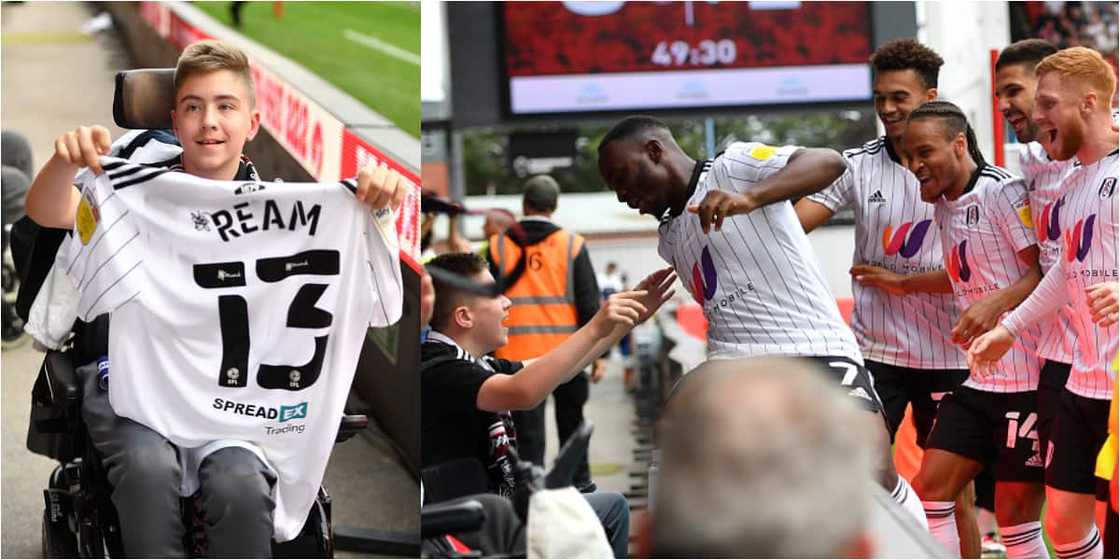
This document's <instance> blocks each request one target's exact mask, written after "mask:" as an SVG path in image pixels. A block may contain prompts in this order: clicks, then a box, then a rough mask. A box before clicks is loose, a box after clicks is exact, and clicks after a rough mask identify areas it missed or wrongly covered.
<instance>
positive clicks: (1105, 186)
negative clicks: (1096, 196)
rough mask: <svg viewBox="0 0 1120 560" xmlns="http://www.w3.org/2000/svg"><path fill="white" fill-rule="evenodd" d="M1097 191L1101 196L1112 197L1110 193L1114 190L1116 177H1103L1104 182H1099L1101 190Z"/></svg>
mask: <svg viewBox="0 0 1120 560" xmlns="http://www.w3.org/2000/svg"><path fill="white" fill-rule="evenodd" d="M1097 192H1099V193H1100V195H1101V198H1110V197H1112V193H1113V192H1116V177H1109V178H1107V179H1105V180H1104V182H1103V183H1101V190H1099V191H1097Z"/></svg>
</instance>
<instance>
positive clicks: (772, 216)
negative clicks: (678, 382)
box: [658, 142, 863, 364]
mask: <svg viewBox="0 0 1120 560" xmlns="http://www.w3.org/2000/svg"><path fill="white" fill-rule="evenodd" d="M797 149H798V148H797V147H796V146H783V147H780V148H773V147H770V146H766V145H764V144H759V143H755V142H750V143H744V142H738V143H735V144H732V145H731V146H729V147H728V148H727V151H725V152H724V153H723V154H721V155H719V156H717V157H716V159H715V160H713V161H711V162H697V167H696V169H695V170H694V172H693V177H692V181H691V184H690V188H691V187H693V186H694V187H695V188H694V190H693V192H692V195H691V197H690V198H689V200H688V205H694V204H699V203H700V201H701V200H703V199H704V195H706V194H707V193H708V192H709V191H713V190H717V189H718V190H726V191H731V192H738V193H743V192H748V191H749V190H750V189H752V188H754V186H755V185H756V184H758V183H759V182H760V181H762V180H764V179H766V178H767V177H769V176H770V175H772V174H774V173H775V172H777V171H778V170H779V169H781V168H782V167H784V166H785V164H786V161H787V160H788V159H789V156H790V155H791V154H793V152H795V151H796V150H797ZM659 234H660V240H659V244H658V253H659V254H660V255H661V257H662V258H663V259H665V260H666V261H667V262H669V263H670V264H672V265H673V268H674V269H676V271H677V275H678V276H679V277H680V279H681V281H682V282H684V284H685V286H687V287H688V289H689V290H690V292H691V293H692V295H693V297H694V298H695V300H696V301H697V303H699V304H700V305H701V306H702V307H703V308H704V316H705V317H706V318H707V319H708V355H709V357H711V358H729V357H746V356H758V355H766V354H774V355H792V356H843V357H846V358H849V359H851V360H853V361H855V362H857V363H859V364H863V357H862V355H861V354H860V351H859V346H858V344H857V343H856V340H855V336H853V335H852V331H851V329H849V328H848V326H847V325H846V324H844V319H843V318H842V317H841V316H840V310H839V308H838V307H837V306H836V300H835V298H834V297H833V295H832V293H831V292H830V291H829V289H828V284H827V283H826V282H825V279H824V276H823V275H822V274H821V271H820V268H819V267H818V265H817V259H816V257H815V256H814V253H813V248H812V246H810V245H809V240H808V238H807V237H806V236H805V232H804V231H803V230H802V229H801V223H800V222H799V221H798V219H797V214H795V213H794V211H793V205H792V204H790V203H789V202H781V203H776V204H771V205H768V206H765V207H763V208H759V209H758V210H755V211H754V212H751V213H750V214H747V215H740V216H732V217H729V218H727V219H726V220H725V221H724V223H723V228H722V230H721V231H715V230H714V229H713V230H712V231H711V232H710V233H709V234H707V235H705V234H704V231H703V230H702V229H701V228H700V218H699V217H697V216H696V215H695V214H691V213H689V212H688V211H687V210H685V211H684V212H682V213H681V214H680V215H678V216H673V217H670V218H667V219H666V220H664V221H663V222H662V224H661V227H660V228H659Z"/></svg>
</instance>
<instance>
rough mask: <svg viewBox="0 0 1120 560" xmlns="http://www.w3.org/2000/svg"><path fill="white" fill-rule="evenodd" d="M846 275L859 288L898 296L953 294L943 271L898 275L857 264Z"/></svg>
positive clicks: (947, 274)
mask: <svg viewBox="0 0 1120 560" xmlns="http://www.w3.org/2000/svg"><path fill="white" fill-rule="evenodd" d="M848 274H851V275H852V278H853V279H855V281H856V282H858V283H859V285H861V286H867V287H869V288H878V289H880V290H886V291H888V292H890V293H892V294H895V295H899V296H901V295H906V294H914V293H927V294H950V293H953V284H952V283H951V282H950V281H949V273H947V272H945V271H944V270H935V271H932V272H923V273H921V274H899V273H897V272H891V271H889V270H887V269H885V268H882V267H878V266H870V265H866V264H857V265H855V266H853V267H852V268H851V269H849V270H848Z"/></svg>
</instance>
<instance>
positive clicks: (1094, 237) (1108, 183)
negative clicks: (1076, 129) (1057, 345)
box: [1003, 151, 1120, 400]
mask: <svg viewBox="0 0 1120 560" xmlns="http://www.w3.org/2000/svg"><path fill="white" fill-rule="evenodd" d="M1118 172H1120V162H1118V155H1117V152H1116V151H1113V152H1112V153H1110V154H1109V155H1107V156H1105V157H1104V158H1102V159H1101V160H1100V161H1097V162H1096V163H1094V164H1092V165H1085V166H1082V165H1078V164H1077V163H1074V164H1073V166H1072V168H1071V169H1070V171H1069V172H1068V173H1067V174H1066V176H1065V177H1064V178H1063V180H1062V188H1061V191H1062V195H1061V197H1060V198H1061V199H1064V204H1063V205H1062V207H1061V211H1060V213H1059V221H1060V222H1061V228H1062V254H1061V258H1059V259H1058V263H1057V265H1056V266H1054V267H1052V268H1051V270H1050V272H1048V273H1047V274H1046V277H1045V278H1043V280H1042V282H1041V283H1040V284H1039V286H1038V288H1037V289H1035V293H1033V294H1031V297H1030V298H1028V299H1027V301H1025V302H1023V304H1022V305H1020V306H1019V308H1018V309H1016V310H1015V312H1013V313H1011V314H1010V315H1008V316H1007V317H1006V318H1005V319H1004V321H1003V322H1004V324H1005V325H1006V326H1007V327H1008V328H1009V329H1010V330H1011V331H1012V332H1015V333H1018V332H1021V331H1022V329H1023V328H1024V327H1025V326H1026V325H1031V324H1034V322H1036V321H1038V320H1040V319H1043V318H1044V317H1045V316H1046V315H1047V314H1048V313H1049V312H1050V310H1051V309H1052V308H1053V307H1054V305H1055V302H1058V303H1063V304H1064V303H1068V304H1070V305H1071V306H1072V308H1073V316H1072V324H1073V330H1074V332H1075V333H1076V342H1075V345H1074V352H1073V367H1072V368H1071V369H1070V374H1069V381H1068V382H1067V383H1066V388H1068V389H1069V390H1070V392H1072V393H1074V394H1076V395H1080V396H1082V397H1087V398H1092V399H1102V400H1107V399H1111V398H1112V382H1111V381H1110V379H1109V376H1108V368H1109V365H1110V364H1111V363H1112V362H1113V360H1115V359H1116V352H1117V338H1118V337H1120V330H1118V329H1117V325H1116V324H1112V325H1110V326H1108V327H1101V326H1099V325H1097V324H1096V323H1094V322H1093V319H1092V315H1091V314H1090V312H1089V305H1088V301H1087V298H1086V295H1085V289H1086V288H1088V287H1089V286H1092V285H1095V284H1099V283H1101V282H1116V281H1118V280H1120V276H1118V270H1117V255H1116V251H1117V235H1120V216H1118V214H1120V208H1118V207H1117V203H1118V201H1120V196H1118V195H1117V193H1116V191H1117V190H1118V189H1120V186H1118V185H1117V179H1118ZM1063 284H1064V286H1063Z"/></svg>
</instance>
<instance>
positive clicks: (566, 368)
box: [420, 253, 676, 557]
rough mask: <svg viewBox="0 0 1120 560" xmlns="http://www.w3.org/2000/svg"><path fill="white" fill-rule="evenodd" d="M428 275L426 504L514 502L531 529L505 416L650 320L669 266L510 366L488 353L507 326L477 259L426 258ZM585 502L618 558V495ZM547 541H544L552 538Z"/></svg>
mask: <svg viewBox="0 0 1120 560" xmlns="http://www.w3.org/2000/svg"><path fill="white" fill-rule="evenodd" d="M427 269H428V271H429V272H430V273H431V275H432V277H433V284H434V292H435V297H434V301H433V302H432V307H433V312H432V316H431V320H430V325H431V328H432V330H431V332H430V333H429V334H428V337H427V340H426V341H425V342H424V344H423V345H422V347H421V372H420V377H421V441H422V447H421V456H422V458H421V463H422V466H423V467H424V471H423V473H422V478H423V480H424V489H425V494H426V499H427V503H433V502H443V501H447V500H455V499H457V498H461V497H464V496H468V495H471V494H479V493H492V494H497V495H500V496H502V497H506V498H511V499H513V501H514V504H513V505H514V506H515V507H516V508H517V509H519V510H520V511H518V513H519V515H520V516H521V517H522V518H525V517H528V519H524V522H526V523H528V524H529V525H530V526H532V524H533V521H532V519H531V517H532V516H531V515H530V516H526V515H525V514H524V511H523V510H524V509H525V507H524V504H520V505H519V501H518V492H519V491H521V490H522V489H521V488H520V486H521V485H523V483H524V481H523V480H519V478H521V476H519V472H523V469H522V466H521V465H519V461H518V457H517V454H516V447H517V439H516V438H517V436H516V427H515V426H514V425H513V421H512V418H511V417H510V414H509V412H508V411H510V410H524V409H529V408H533V407H535V406H536V405H538V404H539V403H540V402H541V401H542V400H543V399H544V398H545V397H546V396H547V395H548V394H549V393H550V392H551V391H552V390H553V389H554V388H556V386H558V385H559V384H561V383H563V382H565V381H567V380H569V379H570V378H571V377H572V376H573V375H576V374H578V373H579V372H580V371H582V369H583V368H584V367H586V366H587V365H588V364H589V363H591V361H592V360H594V359H595V358H597V357H599V356H601V355H603V353H605V352H606V351H608V350H609V349H610V348H611V347H612V346H613V345H614V344H616V343H617V342H618V340H619V339H620V338H621V337H623V336H625V335H626V334H627V333H628V332H630V330H631V329H633V328H634V326H635V325H637V324H639V323H641V322H643V321H645V320H646V319H648V318H649V317H651V316H652V315H653V314H654V313H656V312H657V310H658V309H659V308H660V307H661V305H662V304H663V303H664V302H666V301H668V299H669V298H670V297H672V295H673V291H672V290H671V286H672V283H673V282H674V281H675V279H676V277H675V276H674V275H673V273H672V270H671V269H663V270H660V271H657V272H655V273H653V274H651V275H650V276H649V277H647V278H646V279H645V280H643V281H642V283H641V284H639V286H638V288H637V290H636V291H630V292H623V293H618V294H613V295H612V296H611V298H610V299H608V300H607V302H606V303H605V304H604V305H603V306H602V307H601V308H600V310H599V312H598V313H597V314H596V315H595V317H594V318H593V319H592V320H591V321H590V322H589V323H588V324H587V325H585V326H584V327H582V328H581V329H579V330H578V331H576V332H575V333H573V334H572V335H571V336H570V337H569V338H568V339H567V340H566V341H565V342H563V343H562V344H561V345H560V346H558V347H557V348H555V349H553V350H552V351H550V352H548V353H547V354H545V355H543V356H541V357H540V358H537V359H533V360H528V361H525V362H510V361H506V360H499V359H495V358H491V357H489V356H488V354H490V353H491V352H493V351H494V350H495V349H496V348H498V347H500V346H501V345H502V344H504V343H505V342H506V340H505V339H506V336H507V331H508V328H507V327H505V326H504V325H503V324H502V323H503V321H504V320H505V318H506V316H507V315H508V313H509V308H510V300H509V299H508V298H507V297H505V296H504V295H502V294H501V290H500V286H498V287H496V286H495V281H494V278H492V277H491V275H490V272H489V268H488V266H487V265H486V262H485V261H484V260H482V259H481V257H479V256H478V255H477V254H475V253H448V254H444V255H440V256H438V257H436V258H435V259H433V260H432V261H430V262H429V263H428V264H427ZM487 288H491V289H490V290H489V292H488V291H487ZM566 482H567V484H565V485H570V483H571V481H570V480H568V481H566ZM584 498H585V499H586V501H587V502H588V503H589V505H590V506H591V508H592V509H593V510H594V512H595V515H596V516H597V517H598V518H599V520H600V522H601V524H602V525H603V528H604V529H605V531H606V538H607V539H608V541H609V543H610V549H609V550H607V552H608V553H612V552H613V554H614V556H615V557H625V556H626V554H627V543H628V539H629V534H628V533H629V531H628V527H629V508H628V506H627V505H626V501H625V499H624V498H623V497H622V496H621V495H620V494H617V493H612V492H594V493H591V494H585V495H584ZM483 505H484V506H485V505H486V504H483ZM423 529H424V530H425V532H426V530H427V528H426V527H424V528H423ZM542 529H543V530H546V531H547V530H548V528H545V527H542ZM556 529H557V530H559V529H558V527H557V528H556ZM498 533H499V536H497V537H495V538H490V539H488V540H483V541H482V544H483V545H484V546H485V545H486V544H490V545H491V546H492V545H493V542H495V541H497V542H502V541H508V540H509V539H508V538H506V537H503V536H501V535H506V536H507V537H508V534H509V533H510V532H509V531H498ZM556 539H557V536H556V535H553V538H552V539H551V540H556ZM488 541H489V542H488ZM468 544H469V543H468ZM531 547H532V543H530V548H531ZM483 552H484V553H489V552H490V551H486V550H484V551H483ZM496 552H498V553H500V554H511V553H513V554H516V553H517V552H519V551H517V550H513V551H510V550H498V551H496Z"/></svg>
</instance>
